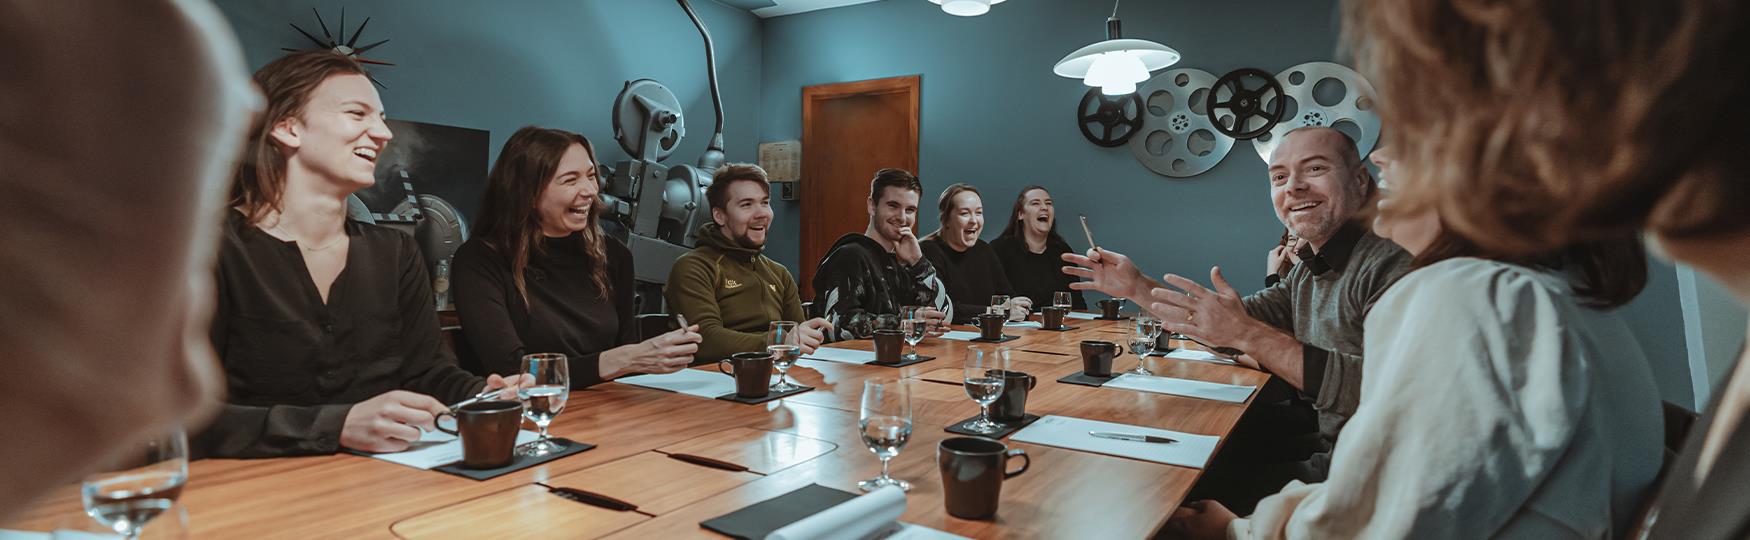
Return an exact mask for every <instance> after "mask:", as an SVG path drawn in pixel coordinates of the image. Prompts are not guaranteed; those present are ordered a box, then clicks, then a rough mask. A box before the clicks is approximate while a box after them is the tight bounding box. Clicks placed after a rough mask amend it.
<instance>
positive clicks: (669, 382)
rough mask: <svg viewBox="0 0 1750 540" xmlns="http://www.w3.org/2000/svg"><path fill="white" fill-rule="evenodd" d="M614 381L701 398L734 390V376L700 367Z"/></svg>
mask: <svg viewBox="0 0 1750 540" xmlns="http://www.w3.org/2000/svg"><path fill="white" fill-rule="evenodd" d="M614 382H620V383H626V384H630V385H633V386H642V387H645V388H655V389H657V390H667V391H670V392H679V393H682V394H687V395H690V396H699V397H702V398H715V397H717V396H721V395H723V394H728V393H731V392H734V391H735V377H731V376H728V375H724V374H722V373H716V372H711V371H705V370H701V369H683V370H680V371H676V372H674V373H662V374H650V375H637V376H633V377H620V378H618V379H614Z"/></svg>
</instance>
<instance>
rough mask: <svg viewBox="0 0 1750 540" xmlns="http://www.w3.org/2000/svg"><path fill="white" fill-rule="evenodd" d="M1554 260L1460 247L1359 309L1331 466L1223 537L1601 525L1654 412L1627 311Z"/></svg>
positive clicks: (1501, 532) (1625, 483)
mask: <svg viewBox="0 0 1750 540" xmlns="http://www.w3.org/2000/svg"><path fill="white" fill-rule="evenodd" d="M1579 300H1580V299H1579V298H1577V297H1575V296H1574V295H1573V293H1572V291H1571V289H1570V288H1569V286H1568V284H1567V281H1566V279H1565V277H1564V276H1562V275H1559V274H1556V273H1552V272H1547V271H1540V270H1535V269H1531V268H1526V267H1522V266H1515V265H1510V264H1506V263H1501V262H1495V261H1489V260H1483V259H1473V258H1460V259H1451V260H1447V261H1442V262H1440V263H1437V264H1434V265H1430V266H1428V267H1426V268H1422V269H1419V270H1416V271H1414V272H1411V273H1410V274H1409V275H1407V276H1405V277H1404V278H1403V279H1402V280H1401V281H1399V282H1398V283H1397V284H1396V285H1394V286H1393V287H1392V288H1391V290H1389V291H1387V292H1386V294H1385V295H1384V296H1383V297H1382V298H1381V299H1380V301H1379V303H1378V304H1376V305H1375V306H1374V307H1373V311H1372V312H1371V313H1370V314H1369V315H1368V316H1367V322H1366V336H1367V338H1366V351H1367V361H1366V362H1365V363H1364V364H1363V365H1364V368H1363V369H1364V371H1363V376H1362V390H1361V405H1360V409H1359V410H1358V411H1357V412H1356V414H1355V416H1354V418H1353V419H1351V420H1350V421H1349V424H1348V425H1347V426H1345V428H1344V429H1343V433H1342V436H1341V437H1340V438H1339V439H1338V441H1337V445H1336V448H1335V450H1334V453H1333V456H1332V468H1331V475H1330V478H1329V479H1327V480H1326V481H1325V482H1322V483H1319V484H1312V485H1306V484H1301V483H1299V482H1292V483H1290V484H1289V485H1288V486H1287V487H1285V488H1283V490H1282V492H1281V493H1278V494H1276V495H1272V496H1270V497H1269V498H1267V499H1265V500H1264V501H1263V502H1261V503H1259V505H1258V509H1257V511H1256V512H1255V513H1254V514H1253V515H1252V516H1251V517H1250V518H1249V519H1240V520H1236V521H1234V522H1233V524H1232V526H1230V527H1229V529H1228V533H1229V534H1228V535H1229V537H1232V538H1538V539H1546V538H1588V539H1590V538H1611V537H1615V536H1620V535H1622V534H1623V532H1624V531H1625V530H1626V529H1627V527H1628V525H1629V522H1630V521H1631V520H1632V519H1633V517H1634V513H1635V511H1636V508H1637V507H1638V505H1639V503H1640V501H1641V499H1642V497H1643V496H1645V495H1646V494H1647V493H1648V489H1649V488H1650V487H1651V485H1652V482H1653V480H1654V477H1655V476H1656V475H1657V474H1658V471H1659V464H1660V461H1661V459H1662V446H1661V438H1662V436H1663V432H1662V427H1661V426H1662V422H1663V418H1662V416H1661V413H1660V405H1659V394H1658V390H1657V388H1655V387H1654V385H1653V377H1652V372H1651V370H1650V369H1649V368H1648V366H1647V362H1646V359H1645V358H1644V357H1643V356H1642V354H1641V349H1640V346H1639V345H1638V344H1636V343H1635V340H1634V337H1633V336H1632V335H1631V334H1630V333H1629V330H1628V327H1627V326H1626V325H1624V324H1623V323H1622V321H1621V320H1620V319H1619V318H1617V317H1616V316H1615V315H1614V314H1611V313H1609V312H1605V311H1600V310H1596V309H1591V308H1588V307H1585V306H1583V305H1581V304H1580V303H1579Z"/></svg>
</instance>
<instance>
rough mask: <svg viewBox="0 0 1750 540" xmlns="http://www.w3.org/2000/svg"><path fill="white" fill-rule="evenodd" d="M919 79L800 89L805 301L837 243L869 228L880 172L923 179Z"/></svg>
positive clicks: (801, 264)
mask: <svg viewBox="0 0 1750 540" xmlns="http://www.w3.org/2000/svg"><path fill="white" fill-rule="evenodd" d="M920 82H921V80H920V78H919V77H918V76H917V75H912V76H909V77H892V78H887V79H874V80H868V81H857V82H848V83H834V84H820V85H814V86H804V87H802V185H801V186H800V187H801V189H802V260H801V261H799V262H798V266H801V267H802V276H801V283H799V285H801V287H802V298H804V299H807V298H813V297H814V270H815V269H816V268H817V267H819V265H820V259H821V257H824V256H825V255H826V250H827V249H829V248H831V247H832V243H833V241H834V240H838V238H839V237H840V236H843V235H844V234H845V233H850V232H862V231H863V230H864V229H865V228H867V227H868V226H869V213H868V209H867V207H866V205H865V204H864V202H863V201H865V200H868V198H869V180H870V179H872V178H874V177H875V171H877V170H879V169H882V168H884V167H898V168H901V169H905V170H908V171H911V172H912V173H914V174H915V173H917V172H918V86H919V84H920Z"/></svg>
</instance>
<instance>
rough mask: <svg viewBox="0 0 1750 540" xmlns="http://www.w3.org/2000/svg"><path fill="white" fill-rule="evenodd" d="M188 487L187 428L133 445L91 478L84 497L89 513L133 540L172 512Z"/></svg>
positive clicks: (90, 476) (85, 487) (102, 523)
mask: <svg viewBox="0 0 1750 540" xmlns="http://www.w3.org/2000/svg"><path fill="white" fill-rule="evenodd" d="M186 483H188V436H187V435H186V434H184V433H183V431H182V429H180V428H176V429H172V430H171V431H170V432H169V433H165V434H161V435H158V436H155V437H153V438H151V439H147V440H145V441H143V442H139V443H135V444H133V445H130V446H129V447H128V449H127V450H126V451H124V452H122V453H121V454H120V455H118V456H117V457H116V458H114V459H112V460H111V461H110V462H108V463H107V464H105V465H104V466H103V467H102V469H101V470H100V472H96V473H92V474H91V475H89V476H86V477H85V481H84V483H83V485H81V489H80V498H81V500H83V502H84V505H85V514H86V515H88V516H91V519H94V520H96V521H97V523H99V524H101V525H103V526H104V527H106V528H108V529H109V530H112V531H115V533H116V534H119V535H122V536H124V537H126V538H128V539H129V540H133V539H136V538H139V537H140V529H141V528H142V527H145V526H146V523H148V522H150V521H152V519H153V518H156V517H158V516H159V515H160V514H163V513H166V512H169V511H170V508H171V507H172V506H175V505H176V499H177V498H178V497H180V496H181V495H182V486H183V485H184V484H186Z"/></svg>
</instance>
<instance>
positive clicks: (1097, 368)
mask: <svg viewBox="0 0 1750 540" xmlns="http://www.w3.org/2000/svg"><path fill="white" fill-rule="evenodd" d="M1120 356H1124V349H1123V348H1121V347H1119V346H1118V344H1117V343H1113V342H1110V341H1083V342H1082V373H1083V374H1086V375H1089V376H1093V377H1111V376H1112V359H1113V358H1117V357H1120Z"/></svg>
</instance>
